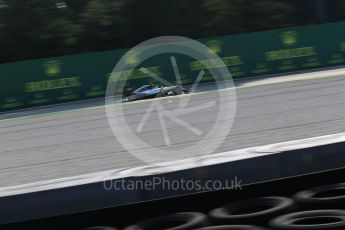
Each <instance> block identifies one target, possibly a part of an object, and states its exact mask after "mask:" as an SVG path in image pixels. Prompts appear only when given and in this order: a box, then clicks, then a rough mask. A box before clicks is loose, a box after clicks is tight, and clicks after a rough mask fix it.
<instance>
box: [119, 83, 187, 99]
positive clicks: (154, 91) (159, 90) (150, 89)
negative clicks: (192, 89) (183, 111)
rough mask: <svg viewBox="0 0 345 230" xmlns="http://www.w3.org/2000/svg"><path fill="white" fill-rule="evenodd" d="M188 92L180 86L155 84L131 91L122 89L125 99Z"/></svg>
mask: <svg viewBox="0 0 345 230" xmlns="http://www.w3.org/2000/svg"><path fill="white" fill-rule="evenodd" d="M186 93H189V90H187V89H185V88H184V87H182V86H178V85H175V86H166V87H165V86H161V87H158V86H155V85H144V86H142V87H140V88H138V89H136V90H134V91H132V92H130V91H128V90H127V88H125V89H124V92H123V96H124V98H126V99H127V101H136V100H143V99H148V98H155V97H165V96H173V95H181V94H186Z"/></svg>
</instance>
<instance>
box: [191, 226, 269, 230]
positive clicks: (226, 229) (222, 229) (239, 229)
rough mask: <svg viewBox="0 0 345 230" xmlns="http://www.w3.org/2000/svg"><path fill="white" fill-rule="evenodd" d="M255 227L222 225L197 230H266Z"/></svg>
mask: <svg viewBox="0 0 345 230" xmlns="http://www.w3.org/2000/svg"><path fill="white" fill-rule="evenodd" d="M266 229H267V228H262V227H258V226H254V225H222V226H211V227H205V228H198V229H196V230H266Z"/></svg>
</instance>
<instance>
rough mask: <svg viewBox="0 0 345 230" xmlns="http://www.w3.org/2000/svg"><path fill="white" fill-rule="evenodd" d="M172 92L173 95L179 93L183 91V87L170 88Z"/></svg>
mask: <svg viewBox="0 0 345 230" xmlns="http://www.w3.org/2000/svg"><path fill="white" fill-rule="evenodd" d="M172 92H173V94H174V95H181V94H182V93H183V88H182V87H180V86H177V87H176V88H174V89H173V90H172Z"/></svg>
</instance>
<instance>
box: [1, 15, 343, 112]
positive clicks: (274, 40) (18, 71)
mask: <svg viewBox="0 0 345 230" xmlns="http://www.w3.org/2000/svg"><path fill="white" fill-rule="evenodd" d="M200 42H202V43H203V44H205V45H207V46H208V47H209V48H210V49H211V50H212V51H213V52H215V53H216V54H217V55H218V56H220V57H221V58H222V60H223V62H224V64H225V65H226V66H227V68H228V69H229V71H230V72H231V74H232V77H233V78H235V79H236V78H244V77H250V76H263V75H271V74H279V73H285V72H293V71H300V70H308V69H315V68H323V67H332V66H339V65H344V64H345V22H341V23H331V24H323V25H316V26H308V27H296V28H286V29H280V30H272V31H264V32H256V33H248V34H240V35H231V36H223V37H216V38H208V39H201V40H200ZM126 52H127V50H125V49H122V50H114V51H106V52H97V53H87V54H81V55H70V56H63V57H53V58H47V59H37V60H32V61H22V62H15V63H8V64H1V65H0V74H1V86H0V88H1V93H0V111H6V110H11V109H18V108H25V107H33V106H38V105H48V104H54V103H61V102H68V101H75V100H84V99H91V98H96V97H103V96H104V95H105V90H106V85H107V81H108V80H109V79H116V80H121V76H128V77H129V81H128V83H127V85H128V86H129V88H133V89H134V88H135V87H139V86H140V85H141V84H146V83H152V79H151V78H149V77H148V76H146V75H145V74H144V73H142V72H141V71H139V70H138V71H133V72H128V73H112V70H113V68H114V66H115V65H116V63H117V62H118V61H119V60H120V58H121V57H122V56H123V55H124V54H125V53H126ZM168 60H169V56H168V55H166V56H164V55H161V56H157V57H153V58H151V59H149V60H146V61H145V62H143V63H141V66H144V67H145V68H147V69H148V70H150V71H151V72H153V73H156V74H158V75H160V76H162V77H164V78H165V79H167V80H169V81H171V82H174V74H173V71H172V69H171V67H170V66H169V65H170V64H171V63H170V62H169V61H168ZM176 60H177V61H178V64H179V66H181V67H180V70H181V76H182V82H183V84H184V85H190V84H192V83H193V82H194V79H195V78H196V76H197V74H198V72H199V71H200V70H207V69H209V68H215V67H217V65H215V63H214V62H212V60H193V59H191V58H189V57H186V56H177V57H176ZM127 62H128V64H129V65H131V64H138V62H140V60H138V58H137V56H136V55H135V54H133V55H132V56H131V55H129V58H128V60H127ZM206 73H207V71H206ZM209 81H212V78H211V76H207V75H206V76H205V77H204V78H203V82H209Z"/></svg>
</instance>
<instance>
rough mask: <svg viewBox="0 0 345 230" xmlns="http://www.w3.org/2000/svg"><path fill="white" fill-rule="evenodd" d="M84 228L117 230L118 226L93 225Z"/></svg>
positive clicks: (90, 229)
mask: <svg viewBox="0 0 345 230" xmlns="http://www.w3.org/2000/svg"><path fill="white" fill-rule="evenodd" d="M82 230H117V228H114V227H109V226H93V227H89V228H83V229H82Z"/></svg>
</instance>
